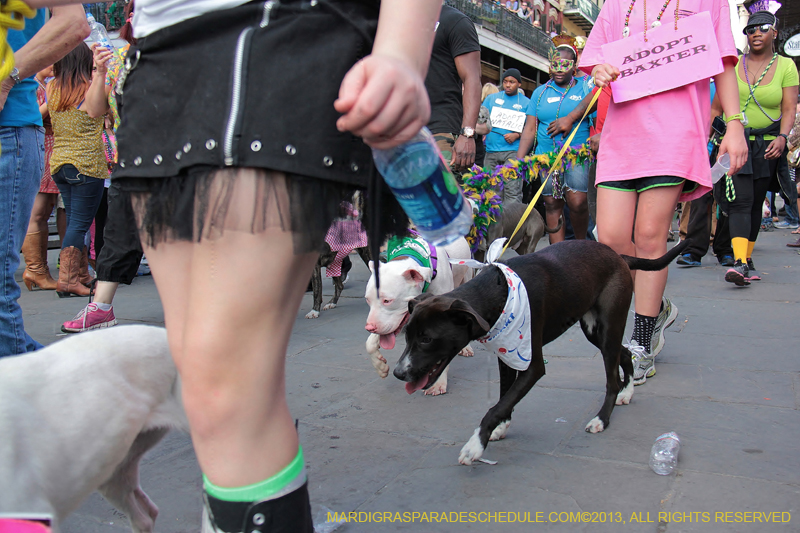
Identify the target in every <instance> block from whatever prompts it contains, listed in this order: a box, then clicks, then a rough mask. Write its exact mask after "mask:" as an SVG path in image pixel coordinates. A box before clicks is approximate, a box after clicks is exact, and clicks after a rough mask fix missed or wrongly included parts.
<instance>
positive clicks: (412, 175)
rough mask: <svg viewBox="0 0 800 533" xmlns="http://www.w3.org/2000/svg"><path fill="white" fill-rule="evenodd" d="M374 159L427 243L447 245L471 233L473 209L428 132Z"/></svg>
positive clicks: (373, 153)
mask: <svg viewBox="0 0 800 533" xmlns="http://www.w3.org/2000/svg"><path fill="white" fill-rule="evenodd" d="M372 156H373V158H374V159H375V164H376V165H377V167H378V170H379V171H380V173H381V174H382V175H383V179H384V180H385V181H386V183H387V184H388V185H389V187H390V188H391V189H392V192H393V193H394V196H395V198H397V201H398V202H399V203H400V205H401V206H402V207H403V209H404V210H405V212H406V214H407V215H408V218H409V219H411V222H413V223H414V225H415V226H416V228H417V231H418V232H419V234H420V236H421V237H422V238H423V239H425V240H426V241H428V242H429V243H431V244H433V245H445V244H448V243H451V242H453V241H455V240H456V239H458V238H459V237H462V236H464V235H466V234H467V233H468V232H469V229H470V227H471V226H472V209H471V208H470V205H469V202H467V201H466V200H465V199H464V195H463V194H462V193H461V189H460V187H459V186H458V182H457V181H456V178H455V176H453V173H452V172H451V171H450V168H449V167H448V166H447V164H446V163H445V161H444V159H443V158H442V154H441V153H440V152H439V149H438V148H437V146H436V142H435V141H434V140H433V135H431V132H430V131H429V130H428V128H422V130H421V131H420V132H419V133H418V134H417V135H416V136H415V137H414V138H413V139H411V140H410V141H409V142H407V143H406V144H402V145H400V146H397V147H395V148H390V149H388V150H373V151H372Z"/></svg>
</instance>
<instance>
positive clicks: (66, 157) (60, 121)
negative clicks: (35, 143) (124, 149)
mask: <svg viewBox="0 0 800 533" xmlns="http://www.w3.org/2000/svg"><path fill="white" fill-rule="evenodd" d="M60 98H61V92H60V90H59V89H58V88H55V87H54V89H53V93H52V95H51V96H50V100H49V107H50V118H51V120H52V122H53V139H54V141H55V143H54V145H53V155H52V156H51V157H50V169H51V172H52V173H53V174H55V173H56V172H58V170H59V169H60V168H61V167H63V166H64V165H74V166H75V168H77V169H78V172H80V173H81V174H84V175H86V176H91V177H93V178H99V179H105V178H107V177H108V164H107V163H106V155H105V145H104V144H103V117H102V116H101V117H97V118H91V117H90V116H89V115H88V114H87V113H86V111H82V110H80V109H78V108H77V107H70V108H69V109H67V110H66V111H53V109H55V107H56V106H57V104H58V101H59V100H60Z"/></svg>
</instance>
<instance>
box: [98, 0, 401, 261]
mask: <svg viewBox="0 0 800 533" xmlns="http://www.w3.org/2000/svg"><path fill="white" fill-rule="evenodd" d="M379 7H380V2H379V1H378V0H313V1H311V0H302V1H300V0H281V2H275V1H273V2H250V3H247V4H244V5H242V6H239V7H235V8H232V9H227V10H223V11H214V12H211V13H206V14H204V15H201V16H198V17H195V18H192V19H189V20H186V21H184V22H181V23H178V24H176V25H174V26H170V27H167V28H164V29H162V30H159V31H157V32H155V33H153V34H151V35H148V36H146V37H144V38H142V39H140V40H139V42H138V44H137V45H136V46H135V47H132V48H131V49H130V51H129V52H128V57H127V60H126V65H125V73H124V75H123V77H122V78H123V79H122V80H120V82H119V83H118V85H117V89H116V90H117V93H118V94H119V98H118V100H119V103H120V116H121V124H120V127H119V130H118V133H117V140H118V143H119V163H118V166H117V168H116V169H115V171H114V174H113V179H117V180H120V184H121V186H122V188H123V189H124V190H127V191H129V192H131V193H132V195H133V197H134V199H135V200H136V198H140V199H141V201H140V202H139V203H138V207H137V210H138V213H139V215H140V217H141V220H142V224H143V230H144V231H143V233H144V235H145V236H147V237H148V238H149V240H150V242H149V243H148V244H150V245H154V244H157V242H159V241H162V240H169V239H177V240H199V239H202V238H207V237H212V236H214V235H218V234H221V233H223V232H224V230H225V229H226V228H237V229H241V228H243V227H245V228H249V229H250V230H251V231H254V232H257V231H259V229H263V228H265V227H268V226H272V225H276V224H277V225H280V226H281V227H283V228H284V229H287V230H291V231H292V232H293V233H294V234H295V251H296V252H298V253H299V252H306V251H313V250H316V249H318V248H319V246H320V245H321V243H322V240H323V238H324V236H325V233H326V231H327V230H328V227H329V226H330V225H331V222H332V221H333V220H334V219H335V218H336V217H337V216H340V215H342V214H343V212H342V209H343V207H342V206H343V205H344V206H345V207H344V209H345V210H346V211H347V212H348V213H350V214H352V207H351V206H348V205H347V203H346V202H349V201H350V200H351V199H352V196H353V193H354V192H355V191H358V190H365V191H367V194H365V195H363V196H362V197H363V198H365V200H364V205H363V207H362V209H361V210H360V212H361V213H362V214H366V215H367V216H365V217H364V218H365V219H366V220H365V222H366V225H368V226H370V229H371V230H373V231H372V233H375V235H374V238H375V239H378V240H380V239H382V237H383V236H384V235H385V234H391V233H401V232H402V231H403V230H404V229H405V227H406V226H407V224H408V221H407V219H406V217H405V215H404V214H403V212H402V210H401V209H400V208H399V206H398V205H397V203H396V202H395V201H394V198H393V197H392V196H391V194H390V193H389V192H388V187H385V186H382V179H381V178H380V177H379V176H378V174H377V172H376V171H375V168H374V165H373V162H372V157H371V152H370V150H369V148H368V147H367V146H366V145H365V144H364V143H363V142H362V140H361V139H359V138H357V137H355V136H353V135H351V134H349V133H342V132H339V131H338V130H337V129H336V120H337V119H338V118H339V116H340V115H339V113H337V112H336V110H335V109H334V107H333V103H334V101H335V100H336V98H337V97H338V92H339V86H340V84H341V81H342V79H343V78H344V76H345V74H346V73H347V72H348V70H349V69H350V68H351V67H352V66H353V65H354V64H355V63H356V62H357V61H358V60H359V59H361V58H362V57H364V56H365V55H367V54H369V53H370V50H371V48H372V39H373V38H374V35H375V30H376V27H377V17H378V10H379ZM242 198H245V199H249V204H247V205H243V204H242ZM134 204H135V207H136V206H137V202H136V201H135V202H134ZM370 214H372V216H369V215H370ZM233 219H235V223H234V222H231V220H233Z"/></svg>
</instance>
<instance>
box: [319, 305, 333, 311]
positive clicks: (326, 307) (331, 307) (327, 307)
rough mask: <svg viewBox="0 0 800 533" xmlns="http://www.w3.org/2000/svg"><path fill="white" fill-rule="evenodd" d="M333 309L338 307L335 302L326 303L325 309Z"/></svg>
mask: <svg viewBox="0 0 800 533" xmlns="http://www.w3.org/2000/svg"><path fill="white" fill-rule="evenodd" d="M331 309H336V304H335V303H328V304H325V307H323V308H322V310H323V311H330V310H331Z"/></svg>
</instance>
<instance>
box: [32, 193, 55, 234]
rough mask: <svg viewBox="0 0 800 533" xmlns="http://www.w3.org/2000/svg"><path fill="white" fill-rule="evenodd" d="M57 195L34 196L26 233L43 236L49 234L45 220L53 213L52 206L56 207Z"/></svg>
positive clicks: (39, 194)
mask: <svg viewBox="0 0 800 533" xmlns="http://www.w3.org/2000/svg"><path fill="white" fill-rule="evenodd" d="M57 199H58V194H51V193H46V192H40V193H37V194H36V198H34V200H33V209H32V210H31V219H30V222H28V233H36V232H37V231H40V232H42V233H43V234H44V235H47V234H48V233H49V231H50V230H49V229H48V227H47V220H48V219H49V218H50V214H51V213H52V212H53V206H55V205H56V200H57Z"/></svg>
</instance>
